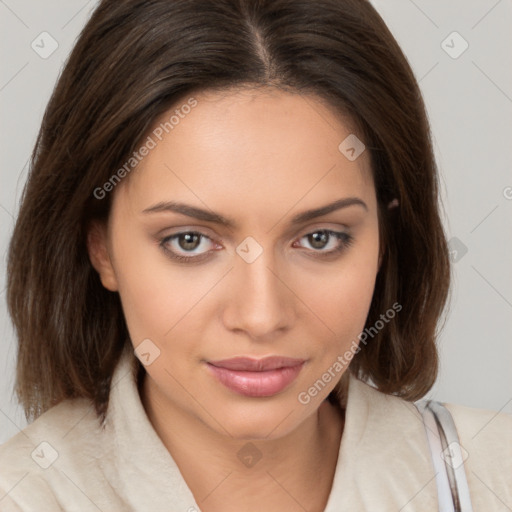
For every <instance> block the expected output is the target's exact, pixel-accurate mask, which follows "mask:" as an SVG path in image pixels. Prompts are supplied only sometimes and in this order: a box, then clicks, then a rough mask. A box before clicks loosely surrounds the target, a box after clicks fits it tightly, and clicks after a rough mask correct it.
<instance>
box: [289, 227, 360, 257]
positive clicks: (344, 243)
mask: <svg viewBox="0 0 512 512" xmlns="http://www.w3.org/2000/svg"><path fill="white" fill-rule="evenodd" d="M299 240H305V241H306V243H307V244H309V246H310V247H312V249H313V252H316V253H319V254H321V255H322V256H323V255H330V254H335V253H338V252H341V251H343V250H345V249H346V248H347V247H349V246H350V245H351V244H352V242H353V237H352V236H351V235H349V234H348V233H344V232H343V231H332V230H329V229H319V230H317V231H313V232H311V233H308V234H306V235H304V236H302V237H301V238H299ZM295 243H297V242H295ZM295 243H294V245H295Z"/></svg>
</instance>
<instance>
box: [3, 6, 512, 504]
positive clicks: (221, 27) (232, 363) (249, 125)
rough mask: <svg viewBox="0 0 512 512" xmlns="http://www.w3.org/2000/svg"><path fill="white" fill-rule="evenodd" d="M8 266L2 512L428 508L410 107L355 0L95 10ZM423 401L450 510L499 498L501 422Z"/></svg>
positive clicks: (418, 206)
mask: <svg viewBox="0 0 512 512" xmlns="http://www.w3.org/2000/svg"><path fill="white" fill-rule="evenodd" d="M8 273H9V277H8V304H9V309H10V313H11V315H12V318H13V321H14V323H15V326H16V329H17V332H18V338H19V354H18V367H17V388H16V389H17V393H18V397H19V399H20V401H21V403H22V404H23V406H24V407H25V411H26V414H27V418H28V419H30V420H35V421H33V423H32V424H30V425H29V426H28V427H27V428H26V429H24V431H23V432H21V433H19V434H18V435H17V436H15V437H13V438H12V439H11V440H9V441H8V442H7V443H5V444H4V445H3V446H2V447H1V448H0V463H1V465H0V467H1V468H2V469H1V473H0V506H1V507H2V510H6V511H14V510H16V511H19V510H22V511H28V510H66V511H71V510H80V511H84V510H102V511H124V510H153V511H160V510H162V511H163V510H166V511H167V510H172V511H180V510H182V511H198V510H201V511H203V512H212V511H219V510H222V511H231V510H244V511H260V510H265V511H274V510H287V511H295V510H309V511H319V512H320V511H328V512H333V511H339V510H372V511H375V510H436V509H437V507H438V494H437V488H436V473H435V470H434V466H433V465H432V459H431V453H430V449H429V444H428V439H427V435H426V432H425V427H424V425H423V422H422V419H421V417H420V415H419V414H418V411H417V410H416V408H415V405H414V403H413V402H414V401H416V400H418V399H420V398H421V397H423V396H424V395H425V394H426V393H427V392H428V391H429V389H430V388H431V387H432V385H433V383H434V381H435V379H436V375H437V365H438V359H437V351H436V344H435V342H436V334H437V325H438V320H439V318H440V315H441V314H442V312H443V308H444V305H445V302H446V299H447V295H448V289H449V262H448V256H447V246H446V240H445V235H444V232H443V228H442V224H441V221H440V217H439V212H438V190H437V175H436V167H435V162H434V158H433V152H432V146H431V142H430V135H429V127H428V122H427V118H426V114H425V108H424V105H423V102H422V99H421V95H420V92H419V89H418V86H417V83H416V81H415V79H414V76H413V74H412V72H411V69H410V67H409V65H408V64H407V61H406V59H405V57H404V56H403V54H402V52H401V50H400V49H399V47H398V45H397V43H396V41H395V40H394V39H393V37H392V36H391V34H390V33H389V31H388V29H387V28H386V26H385V24H384V23H383V21H382V19H381V18H380V17H379V15H378V14H377V13H376V11H375V10H374V9H373V7H372V6H371V4H370V3H368V2H367V1H364V0H322V1H319V2H310V1H305V0H298V1H297V0H293V1H289V0H272V1H270V0H267V1H264V0H261V1H250V0H223V1H215V2H214V1H209V0H201V1H198V0H180V1H178V0H175V1H169V0H151V1H147V0H146V1H140V0H126V1H123V2H114V1H113V0H104V1H102V2H101V3H100V5H99V7H98V8H97V9H96V11H95V12H94V14H93V16H92V18H91V20H90V21H89V23H88V24H87V26H86V27H85V29H84V31H83V32H82V34H81V36H80V38H79V40H78V42H77V44H76V46H75V48H74V50H73V52H72V54H71V57H70V59H69V61H68V63H67V65H66V67H65V69H64V71H63V73H62V76H61V77H60V79H59V82H58V84H57V87H56V89H55V91H54V94H53V96H52V99H51V101H50V103H49V105H48V108H47V111H46V114H45V117H44V120H43V124H42V128H41V132H40V135H39V138H38V140H37V143H36V147H35V150H34V154H33V159H32V167H31V172H30V175H29V179H28V183H27V187H26V190H25V194H24V198H23V204H22V206H21V210H20V213H19V217H18V220H17V224H16V228H15V232H14V234H13V238H12V241H11V245H10V252H9V267H8ZM448 408H449V410H450V412H451V413H452V415H453V418H454V420H455V424H456V426H457V430H458V433H459V436H460V444H461V445H462V447H463V448H464V452H463V454H464V457H465V462H464V467H465V470H466V474H467V479H468V484H469V488H470V493H471V500H472V502H473V509H474V510H486V511H489V510H502V509H503V506H505V507H509V506H512V486H511V482H510V474H511V471H510V470H511V469H512V467H511V463H510V458H508V459H507V458H506V457H504V452H505V450H507V449H508V450H509V451H510V447H511V443H512V437H511V420H510V418H509V417H507V416H506V415H504V414H496V413H494V412H492V411H483V410H474V409H469V408H466V407H462V406H457V405H452V404H448ZM479 429H480V431H479ZM466 454H467V455H468V456H467V457H466ZM500 507H501V508H500Z"/></svg>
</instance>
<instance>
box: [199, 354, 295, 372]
mask: <svg viewBox="0 0 512 512" xmlns="http://www.w3.org/2000/svg"><path fill="white" fill-rule="evenodd" d="M302 363H304V359H296V358H294V357H283V356H269V357H264V358H262V359H253V358H250V357H233V358H231V359H222V360H220V361H209V364H211V365H213V366H217V367H220V368H225V369H227V370H235V371H236V370H238V371H244V372H264V371H270V370H277V369H279V368H290V367H293V366H299V365H301V364H302Z"/></svg>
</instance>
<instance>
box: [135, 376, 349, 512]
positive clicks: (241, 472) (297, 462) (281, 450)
mask: <svg viewBox="0 0 512 512" xmlns="http://www.w3.org/2000/svg"><path fill="white" fill-rule="evenodd" d="M141 399H142V402H143V404H144V408H145V410H146V413H147V415H148V418H149V420H150V422H151V423H152V425H153V428H154V429H155V431H156V432H157V434H158V435H159V437H160V439H161V440H162V442H163V444H164V445H165V446H166V448H167V449H168V451H169V453H170V454H171V456H172V457H173V459H174V461H175V462H176V464H177V466H178V468H179V469H180V472H181V474H182V476H183V478H184V480H185V482H186V483H187V485H188V487H189V488H190V490H191V491H192V493H193V495H194V498H195V500H196V502H197V504H198V505H199V506H200V508H201V510H202V511H203V512H209V511H211V512H214V511H217V510H222V511H223V512H227V511H229V510H246V511H248V512H249V511H252V510H263V509H264V510H267V511H269V512H270V511H272V510H289V511H294V510H300V511H303V510H304V509H306V510H312V511H316V510H318V511H321V510H323V509H324V508H325V505H326V503H327V499H328V497H329V493H330V489H331V486H332V481H333V477H334V472H335V468H336V463H337V457H338V451H339V445H340V440H341V435H342V430H343V411H342V410H341V409H340V407H339V406H336V405H333V404H331V403H330V402H329V401H327V400H326V401H324V402H323V403H322V405H321V406H320V407H319V408H318V409H317V411H316V412H315V413H314V414H313V415H311V416H310V417H308V418H307V419H306V420H305V421H304V422H303V423H302V424H300V425H299V426H298V427H297V428H296V429H295V430H293V431H292V432H290V433H289V434H287V435H285V436H283V437H279V438H276V439H271V438H268V437H267V438H265V439H257V440H248V439H243V440H241V439H234V438H232V437H230V436H229V435H227V434H225V433H221V432H218V431H215V430H213V429H211V428H210V427H209V426H208V425H206V424H205V423H203V422H202V421H200V420H198V419H197V418H196V417H193V416H190V415H189V414H187V413H184V412H183V411H180V410H177V409H176V408H173V405H172V404H171V403H170V402H169V401H168V400H167V399H166V398H165V397H164V396H162V394H161V393H160V392H159V390H158V389H157V387H156V386H155V384H154V382H153V381H152V379H150V378H149V377H148V376H147V375H145V376H144V381H143V384H142V386H141ZM228 497H229V498H228Z"/></svg>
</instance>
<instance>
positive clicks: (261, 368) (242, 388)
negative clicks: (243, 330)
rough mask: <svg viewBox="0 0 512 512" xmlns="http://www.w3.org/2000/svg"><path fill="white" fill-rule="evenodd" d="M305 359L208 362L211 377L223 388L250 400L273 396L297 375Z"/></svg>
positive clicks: (279, 357)
mask: <svg viewBox="0 0 512 512" xmlns="http://www.w3.org/2000/svg"><path fill="white" fill-rule="evenodd" d="M304 363H305V361H304V359H296V358H291V357H282V356H271V357H265V358H263V359H252V358H249V357H235V358H232V359H223V360H220V361H210V362H208V363H207V367H208V369H209V371H210V373H211V374H212V375H213V376H214V377H215V378H216V379H217V380H218V381H219V382H220V383H221V384H223V385H224V386H225V387H227V388H228V389H230V390H231V391H234V392H235V393H237V394H240V395H244V396H249V397H268V396H273V395H276V394H277V393H279V392H281V391H283V390H284V389H285V388H286V387H288V386H289V385H290V384H291V383H292V382H293V381H294V380H295V379H296V378H297V376H298V375H299V373H300V371H301V370H302V367H303V366H304Z"/></svg>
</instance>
